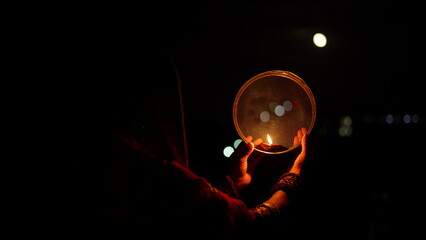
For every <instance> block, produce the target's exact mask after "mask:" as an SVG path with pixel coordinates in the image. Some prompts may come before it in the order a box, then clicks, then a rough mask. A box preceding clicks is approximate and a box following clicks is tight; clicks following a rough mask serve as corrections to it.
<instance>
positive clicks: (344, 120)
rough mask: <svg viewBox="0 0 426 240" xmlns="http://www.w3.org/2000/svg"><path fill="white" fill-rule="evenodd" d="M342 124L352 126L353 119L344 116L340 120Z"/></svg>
mask: <svg viewBox="0 0 426 240" xmlns="http://www.w3.org/2000/svg"><path fill="white" fill-rule="evenodd" d="M340 121H341V124H342V125H343V126H351V125H352V118H351V116H344V117H342V118H341V119H340Z"/></svg>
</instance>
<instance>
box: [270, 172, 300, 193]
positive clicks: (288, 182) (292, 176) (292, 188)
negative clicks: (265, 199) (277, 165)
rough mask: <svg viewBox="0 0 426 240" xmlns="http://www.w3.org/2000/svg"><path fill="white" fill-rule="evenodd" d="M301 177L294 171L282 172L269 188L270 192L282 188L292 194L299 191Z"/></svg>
mask: <svg viewBox="0 0 426 240" xmlns="http://www.w3.org/2000/svg"><path fill="white" fill-rule="evenodd" d="M302 182H303V178H302V177H301V176H300V175H299V174H296V173H284V174H283V175H281V176H280V178H279V180H278V182H277V183H275V184H274V186H272V188H271V194H274V193H275V192H276V191H278V190H282V191H284V192H286V193H288V194H293V193H296V192H299V191H300V188H301V185H302Z"/></svg>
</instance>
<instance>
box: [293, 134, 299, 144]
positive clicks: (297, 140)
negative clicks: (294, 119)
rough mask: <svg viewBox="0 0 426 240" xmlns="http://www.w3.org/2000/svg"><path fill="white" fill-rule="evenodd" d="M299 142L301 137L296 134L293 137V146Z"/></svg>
mask: <svg viewBox="0 0 426 240" xmlns="http://www.w3.org/2000/svg"><path fill="white" fill-rule="evenodd" d="M298 144H299V137H298V136H297V135H296V136H294V138H293V146H297V145H298Z"/></svg>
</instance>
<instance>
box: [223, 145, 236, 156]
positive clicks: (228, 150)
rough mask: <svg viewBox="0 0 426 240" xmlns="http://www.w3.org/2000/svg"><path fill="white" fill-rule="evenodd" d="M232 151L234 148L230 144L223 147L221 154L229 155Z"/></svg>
mask: <svg viewBox="0 0 426 240" xmlns="http://www.w3.org/2000/svg"><path fill="white" fill-rule="evenodd" d="M233 152H234V148H233V147H231V146H227V147H225V148H224V149H223V155H225V157H229V156H231V154H232V153H233Z"/></svg>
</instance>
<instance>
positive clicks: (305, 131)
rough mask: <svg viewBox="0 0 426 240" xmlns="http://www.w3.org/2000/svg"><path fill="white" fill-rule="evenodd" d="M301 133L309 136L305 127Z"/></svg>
mask: <svg viewBox="0 0 426 240" xmlns="http://www.w3.org/2000/svg"><path fill="white" fill-rule="evenodd" d="M301 131H302V134H303V135H306V134H308V130H307V129H306V128H305V127H302V129H301Z"/></svg>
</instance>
